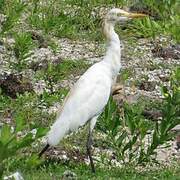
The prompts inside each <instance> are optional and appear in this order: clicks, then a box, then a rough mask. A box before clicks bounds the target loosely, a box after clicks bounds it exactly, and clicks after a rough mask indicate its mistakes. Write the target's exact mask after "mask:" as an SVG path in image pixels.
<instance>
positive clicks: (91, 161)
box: [86, 128, 95, 173]
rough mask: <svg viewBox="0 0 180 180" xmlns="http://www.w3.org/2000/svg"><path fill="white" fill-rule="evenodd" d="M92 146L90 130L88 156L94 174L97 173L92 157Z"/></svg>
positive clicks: (87, 145) (90, 132)
mask: <svg viewBox="0 0 180 180" xmlns="http://www.w3.org/2000/svg"><path fill="white" fill-rule="evenodd" d="M91 145H92V131H91V130H90V128H89V133H88V139H87V144H86V147H87V155H88V157H89V160H90V164H91V169H92V172H93V173H95V168H94V163H93V158H92V155H91Z"/></svg>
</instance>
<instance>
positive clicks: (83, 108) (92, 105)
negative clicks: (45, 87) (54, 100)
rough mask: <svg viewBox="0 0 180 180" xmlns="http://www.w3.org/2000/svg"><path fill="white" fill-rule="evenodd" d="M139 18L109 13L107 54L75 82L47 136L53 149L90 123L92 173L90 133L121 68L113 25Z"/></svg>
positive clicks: (117, 41)
mask: <svg viewBox="0 0 180 180" xmlns="http://www.w3.org/2000/svg"><path fill="white" fill-rule="evenodd" d="M140 16H144V15H142V14H132V13H128V12H126V11H123V10H121V9H117V8H115V9H112V10H110V11H109V12H108V14H107V15H106V16H105V19H104V23H103V33H104V35H105V37H106V39H107V52H106V55H105V57H104V58H103V60H102V61H101V62H98V63H96V64H94V65H93V66H91V67H90V68H89V69H88V70H87V71H86V72H85V73H84V74H83V75H82V76H81V77H80V79H79V80H78V81H77V82H76V84H75V85H74V87H73V88H72V90H71V91H70V93H69V94H68V96H67V97H66V100H65V102H64V105H63V108H62V110H61V112H60V113H59V115H58V117H57V120H56V122H55V123H54V124H53V125H52V127H51V130H50V131H49V133H48V135H47V139H48V144H49V145H51V146H55V145H57V144H58V143H59V141H60V140H61V139H62V138H63V137H64V136H65V135H66V134H68V133H69V132H72V131H75V130H77V129H78V128H79V127H80V126H83V125H84V124H85V123H87V122H88V121H89V122H90V129H89V137H88V144H87V150H88V155H89V158H90V162H91V166H92V170H93V172H94V171H95V170H94V165H93V162H92V158H91V154H90V144H91V143H90V142H91V132H92V130H93V128H94V126H95V124H96V120H97V117H98V116H99V115H100V114H101V112H102V111H103V108H104V107H105V105H106V104H107V102H108V99H109V96H110V94H111V88H112V86H113V84H114V83H115V81H116V77H117V75H118V73H119V70H120V68H121V61H120V59H121V49H120V40H119V37H118V35H117V34H116V32H115V31H114V25H115V23H116V22H118V21H125V20H128V17H130V18H132V17H140ZM43 152H44V151H43ZM43 152H42V153H43ZM42 153H40V154H42Z"/></svg>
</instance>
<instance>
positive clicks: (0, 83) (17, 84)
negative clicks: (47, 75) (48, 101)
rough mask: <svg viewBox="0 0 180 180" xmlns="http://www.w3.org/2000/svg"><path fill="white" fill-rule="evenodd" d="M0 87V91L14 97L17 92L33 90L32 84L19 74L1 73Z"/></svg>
mask: <svg viewBox="0 0 180 180" xmlns="http://www.w3.org/2000/svg"><path fill="white" fill-rule="evenodd" d="M0 88H1V90H2V93H4V94H6V95H7V96H10V97H12V98H16V96H17V93H18V94H23V93H24V92H26V91H28V92H31V91H33V86H32V84H31V83H30V82H29V80H28V79H26V78H24V77H23V76H22V75H21V74H12V73H10V74H6V73H5V74H3V75H1V76H0Z"/></svg>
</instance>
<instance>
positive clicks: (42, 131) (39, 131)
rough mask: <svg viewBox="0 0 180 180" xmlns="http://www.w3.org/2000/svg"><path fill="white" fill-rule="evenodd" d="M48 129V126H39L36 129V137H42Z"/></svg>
mask: <svg viewBox="0 0 180 180" xmlns="http://www.w3.org/2000/svg"><path fill="white" fill-rule="evenodd" d="M48 131H49V128H43V127H40V128H38V129H37V132H36V138H40V137H43V136H44V135H46V133H47V132H48Z"/></svg>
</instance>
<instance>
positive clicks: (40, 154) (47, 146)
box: [39, 144, 50, 157]
mask: <svg viewBox="0 0 180 180" xmlns="http://www.w3.org/2000/svg"><path fill="white" fill-rule="evenodd" d="M49 146H50V145H49V144H46V146H45V147H44V148H43V149H42V151H41V152H40V153H39V157H41V156H42V155H43V154H44V152H45V151H46V150H47V149H48V148H49Z"/></svg>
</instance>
